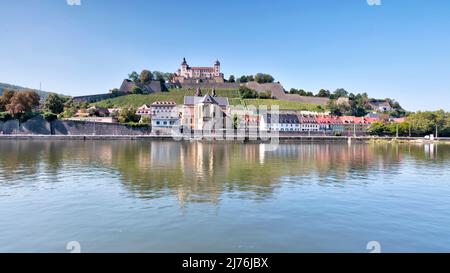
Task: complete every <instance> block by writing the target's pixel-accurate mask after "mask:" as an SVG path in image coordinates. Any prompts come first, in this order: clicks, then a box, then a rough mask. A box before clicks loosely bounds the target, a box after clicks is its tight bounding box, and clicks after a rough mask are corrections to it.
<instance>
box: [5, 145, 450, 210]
mask: <svg viewBox="0 0 450 273" xmlns="http://www.w3.org/2000/svg"><path fill="white" fill-rule="evenodd" d="M449 158H450V147H449V146H435V147H431V148H430V147H429V148H428V150H427V149H426V148H424V146H423V145H417V146H415V145H375V144H374V145H363V144H354V145H342V144H286V145H280V147H279V148H278V149H277V150H275V151H273V152H272V151H271V152H269V151H265V150H264V145H257V144H246V145H242V144H225V143H220V144H202V143H197V142H192V143H189V142H157V141H141V142H134V141H105V142H101V141H93V142H90V141H87V142H81V141H73V142H70V141H60V142H58V141H55V142H51V141H2V142H0V169H1V173H0V180H2V181H11V180H14V179H15V180H18V179H20V177H21V176H23V175H33V176H36V177H39V176H41V174H42V172H45V174H46V175H47V176H50V177H52V176H55V177H56V175H57V174H59V173H64V171H65V166H66V165H67V164H71V165H72V166H79V168H78V167H77V169H79V170H80V172H82V171H83V170H86V168H91V167H97V168H109V169H111V170H115V171H117V173H118V175H119V176H120V180H121V181H122V183H123V185H124V187H125V188H126V189H127V190H128V191H129V192H130V193H132V194H136V195H138V196H139V197H141V198H157V197H162V196H167V194H171V195H173V196H176V197H177V198H178V200H179V201H180V203H182V204H184V203H189V202H212V203H218V202H219V201H220V198H221V195H222V194H224V193H230V194H232V195H233V196H237V197H238V198H239V197H241V196H243V197H244V198H255V199H261V198H262V199H263V198H267V197H270V196H271V195H272V194H273V191H274V189H275V188H276V187H278V186H280V185H281V182H284V180H283V178H285V177H289V178H290V179H289V181H291V182H292V181H294V182H295V183H310V182H311V181H308V178H310V177H318V179H317V181H319V182H318V183H346V181H348V179H350V178H355V179H357V180H358V181H361V183H370V182H369V181H370V180H369V179H366V178H369V177H370V175H371V173H373V171H374V170H375V171H378V172H386V173H389V174H394V175H395V174H396V173H398V172H399V171H400V168H399V166H400V165H401V164H402V163H403V162H404V161H405V160H408V161H409V162H412V164H416V165H420V166H424V161H425V162H427V163H429V162H432V163H433V164H437V165H438V166H442V165H445V166H447V165H448V161H449ZM434 166H435V165H434ZM365 181H366V182H365ZM234 194H239V195H234Z"/></svg>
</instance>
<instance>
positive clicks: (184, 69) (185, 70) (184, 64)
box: [181, 58, 189, 77]
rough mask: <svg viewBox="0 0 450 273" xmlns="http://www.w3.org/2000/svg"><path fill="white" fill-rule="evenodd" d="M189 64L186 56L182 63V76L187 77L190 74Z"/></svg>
mask: <svg viewBox="0 0 450 273" xmlns="http://www.w3.org/2000/svg"><path fill="white" fill-rule="evenodd" d="M188 68H189V65H188V63H187V62H186V58H183V62H182V63H181V76H183V77H186V76H187V74H188Z"/></svg>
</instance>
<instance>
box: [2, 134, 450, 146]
mask: <svg viewBox="0 0 450 273" xmlns="http://www.w3.org/2000/svg"><path fill="white" fill-rule="evenodd" d="M0 140H74V141H80V140H81V141H91V140H159V141H201V142H217V143H223V142H240V143H265V142H271V141H273V140H279V141H280V142H281V143H299V142H319V143H320V142H349V143H351V142H355V143H369V142H409V143H448V144H450V138H437V139H434V140H428V139H425V138H423V137H374V136H356V137H348V136H304V135H295V134H280V135H277V136H276V137H273V138H268V139H261V138H259V137H256V136H251V137H249V136H246V137H245V138H244V137H242V136H234V137H232V138H224V137H223V136H221V135H204V136H200V137H184V138H177V137H173V136H171V135H0Z"/></svg>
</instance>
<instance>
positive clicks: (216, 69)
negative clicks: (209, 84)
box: [214, 60, 220, 77]
mask: <svg viewBox="0 0 450 273" xmlns="http://www.w3.org/2000/svg"><path fill="white" fill-rule="evenodd" d="M214 76H216V77H219V76H220V62H219V60H217V61H216V63H215V64H214Z"/></svg>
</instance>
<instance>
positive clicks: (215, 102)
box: [199, 93, 219, 105]
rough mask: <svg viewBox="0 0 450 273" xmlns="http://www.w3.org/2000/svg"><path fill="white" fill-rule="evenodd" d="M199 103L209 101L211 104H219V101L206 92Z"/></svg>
mask: <svg viewBox="0 0 450 273" xmlns="http://www.w3.org/2000/svg"><path fill="white" fill-rule="evenodd" d="M199 103H211V104H217V105H219V103H218V102H217V101H216V100H215V99H214V98H213V97H212V96H211V95H210V94H209V93H208V94H206V95H205V96H204V97H203V98H202V99H201V100H200V101H199Z"/></svg>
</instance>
